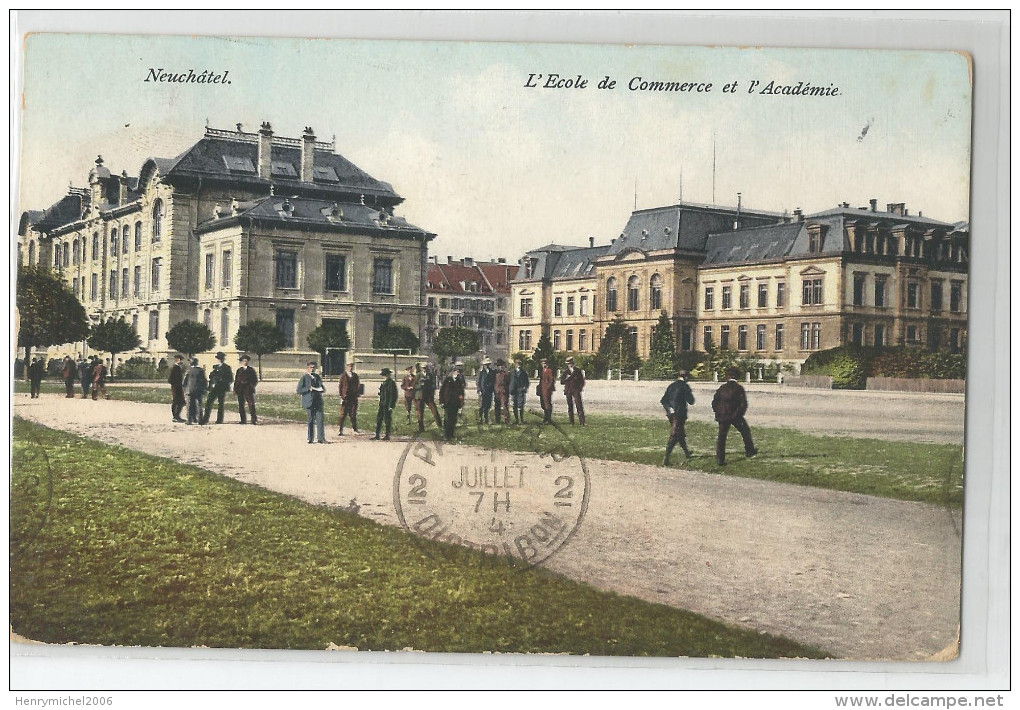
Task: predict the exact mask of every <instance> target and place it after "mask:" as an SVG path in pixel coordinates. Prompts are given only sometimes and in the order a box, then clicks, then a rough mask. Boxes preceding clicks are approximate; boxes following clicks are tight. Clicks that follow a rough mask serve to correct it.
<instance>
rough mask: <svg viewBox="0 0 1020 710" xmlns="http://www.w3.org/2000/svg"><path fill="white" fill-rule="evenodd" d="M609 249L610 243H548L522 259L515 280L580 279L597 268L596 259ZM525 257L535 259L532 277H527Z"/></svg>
mask: <svg viewBox="0 0 1020 710" xmlns="http://www.w3.org/2000/svg"><path fill="white" fill-rule="evenodd" d="M608 250H609V245H608V244H603V245H602V246H597V247H572V246H564V245H562V244H548V245H546V246H544V247H541V248H539V249H532V250H531V251H529V252H528V253H526V254H525V255H524V257H523V258H522V259H521V268H520V269H519V270H518V271H517V278H515V279H514V281H541V280H543V279H580V278H584V277H586V276H590V275H591V274H592V273H593V272H594V270H595V259H597V258H598V257H600V256H602V255H603V254H605V253H606V252H607V251H608ZM525 259H535V260H536V261H535V267H534V269H533V271H532V275H531V278H525V276H524V274H525V273H526V270H525V269H524V261H525Z"/></svg>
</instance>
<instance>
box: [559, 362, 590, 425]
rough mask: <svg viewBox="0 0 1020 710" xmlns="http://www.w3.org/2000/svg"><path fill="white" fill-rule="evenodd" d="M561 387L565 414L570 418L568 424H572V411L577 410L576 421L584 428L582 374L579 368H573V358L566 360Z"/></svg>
mask: <svg viewBox="0 0 1020 710" xmlns="http://www.w3.org/2000/svg"><path fill="white" fill-rule="evenodd" d="M560 384H561V385H563V394H564V395H566V397H567V414H568V415H569V416H570V423H571V424H573V423H574V410H575V409H577V421H578V422H579V423H580V424H581V426H584V403H583V402H582V401H581V391H582V390H583V389H584V373H583V372H581V368H579V367H574V358H572V357H568V358H567V369H566V370H565V371H564V372H563V377H562V378H561V379H560Z"/></svg>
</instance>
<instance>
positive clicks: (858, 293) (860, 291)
mask: <svg viewBox="0 0 1020 710" xmlns="http://www.w3.org/2000/svg"><path fill="white" fill-rule="evenodd" d="M854 305H855V306H863V305H864V274H854Z"/></svg>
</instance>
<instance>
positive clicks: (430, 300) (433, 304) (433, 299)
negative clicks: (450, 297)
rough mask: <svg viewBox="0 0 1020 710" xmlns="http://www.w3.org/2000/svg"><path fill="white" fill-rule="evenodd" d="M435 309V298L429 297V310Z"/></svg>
mask: <svg viewBox="0 0 1020 710" xmlns="http://www.w3.org/2000/svg"><path fill="white" fill-rule="evenodd" d="M435 307H436V298H435V296H429V308H435Z"/></svg>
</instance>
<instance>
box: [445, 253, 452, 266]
mask: <svg viewBox="0 0 1020 710" xmlns="http://www.w3.org/2000/svg"><path fill="white" fill-rule="evenodd" d="M446 263H447V264H452V263H453V257H452V256H449V255H447V257H446Z"/></svg>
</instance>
